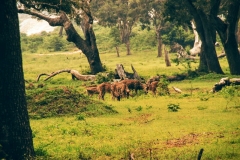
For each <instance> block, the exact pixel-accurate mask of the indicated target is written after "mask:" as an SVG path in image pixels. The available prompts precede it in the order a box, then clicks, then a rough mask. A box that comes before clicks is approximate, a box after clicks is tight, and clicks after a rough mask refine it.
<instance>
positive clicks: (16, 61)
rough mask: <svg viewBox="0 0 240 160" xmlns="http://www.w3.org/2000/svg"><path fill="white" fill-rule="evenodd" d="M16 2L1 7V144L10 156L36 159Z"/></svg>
mask: <svg viewBox="0 0 240 160" xmlns="http://www.w3.org/2000/svg"><path fill="white" fill-rule="evenodd" d="M16 4H17V2H16V0H8V1H2V3H1V5H0V12H1V14H0V21H1V25H0V44H1V53H0V68H1V70H0V75H1V78H0V97H1V98H0V110H1V111H0V145H1V146H2V148H1V150H2V151H3V152H5V153H6V154H7V157H4V156H3V157H0V159H14V160H15V159H19V160H25V159H33V158H34V156H35V153H34V148H33V140H32V131H31V128H30V123H29V117H28V112H27V102H26V98H25V94H26V93H25V84H24V76H23V68H22V54H21V47H20V33H19V22H18V15H17V8H16Z"/></svg>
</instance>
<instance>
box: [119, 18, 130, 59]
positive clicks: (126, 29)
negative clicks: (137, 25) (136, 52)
mask: <svg viewBox="0 0 240 160" xmlns="http://www.w3.org/2000/svg"><path fill="white" fill-rule="evenodd" d="M118 29H119V33H120V39H121V42H122V43H124V44H125V45H126V48H127V55H131V51H130V34H131V32H132V25H131V24H129V22H127V21H121V20H120V21H119V22H118Z"/></svg>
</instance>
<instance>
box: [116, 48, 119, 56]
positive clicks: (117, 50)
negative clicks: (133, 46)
mask: <svg viewBox="0 0 240 160" xmlns="http://www.w3.org/2000/svg"><path fill="white" fill-rule="evenodd" d="M116 52H117V57H120V54H119V48H118V46H116Z"/></svg>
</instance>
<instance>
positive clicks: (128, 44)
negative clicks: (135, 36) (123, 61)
mask: <svg viewBox="0 0 240 160" xmlns="http://www.w3.org/2000/svg"><path fill="white" fill-rule="evenodd" d="M126 48H127V55H131V51H130V40H129V38H128V41H127V42H126Z"/></svg>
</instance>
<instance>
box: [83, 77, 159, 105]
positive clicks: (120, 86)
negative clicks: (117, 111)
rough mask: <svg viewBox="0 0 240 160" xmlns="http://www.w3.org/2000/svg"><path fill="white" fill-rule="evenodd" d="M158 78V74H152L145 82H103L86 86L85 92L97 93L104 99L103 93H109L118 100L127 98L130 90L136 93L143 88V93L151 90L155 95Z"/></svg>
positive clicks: (129, 80)
mask: <svg viewBox="0 0 240 160" xmlns="http://www.w3.org/2000/svg"><path fill="white" fill-rule="evenodd" d="M159 80H160V77H159V76H154V77H152V78H150V79H149V80H148V81H147V82H146V83H142V82H141V81H139V80H136V79H124V80H120V81H115V82H103V83H101V84H98V85H96V86H88V87H86V92H87V94H88V95H89V96H92V95H93V94H98V98H99V100H104V96H105V94H106V93H110V94H111V96H112V99H113V100H115V99H117V100H118V101H120V99H122V98H129V96H131V95H133V94H131V93H130V92H135V94H137V92H138V90H143V91H144V93H145V94H147V93H148V91H151V92H152V93H153V95H154V96H155V95H156V90H157V87H158V83H159Z"/></svg>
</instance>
